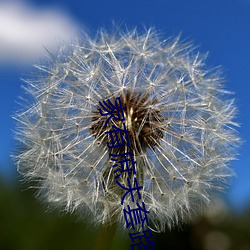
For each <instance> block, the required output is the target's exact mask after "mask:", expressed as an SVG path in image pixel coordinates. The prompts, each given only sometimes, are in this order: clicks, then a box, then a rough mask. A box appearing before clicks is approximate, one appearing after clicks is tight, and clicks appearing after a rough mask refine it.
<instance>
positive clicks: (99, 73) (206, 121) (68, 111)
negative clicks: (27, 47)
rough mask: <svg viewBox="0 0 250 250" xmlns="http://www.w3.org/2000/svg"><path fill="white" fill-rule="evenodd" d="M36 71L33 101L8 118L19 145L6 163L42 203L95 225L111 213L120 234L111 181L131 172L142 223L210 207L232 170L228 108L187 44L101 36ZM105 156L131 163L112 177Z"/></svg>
mask: <svg viewBox="0 0 250 250" xmlns="http://www.w3.org/2000/svg"><path fill="white" fill-rule="evenodd" d="M37 68H39V70H40V72H41V75H40V77H38V78H37V79H36V80H32V81H27V85H26V91H27V92H28V93H29V94H30V96H31V97H32V98H33V101H32V102H31V103H30V104H29V105H28V107H25V109H24V110H23V111H20V112H19V113H18V114H17V115H16V116H15V118H16V119H17V120H18V122H19V130H18V139H19V140H20V142H21V143H22V145H23V146H24V148H25V150H24V151H23V152H22V153H20V154H19V155H17V156H16V161H17V166H18V170H19V171H20V173H21V174H23V176H24V177H26V178H27V179H28V180H38V182H37V188H38V194H39V195H40V196H41V197H42V199H43V200H44V201H47V202H49V204H54V205H55V206H56V207H59V208H61V209H62V210H66V211H68V212H75V211H76V212H79V213H80V214H85V215H88V218H92V220H93V221H94V222H95V223H97V224H98V223H106V222H108V221H110V220H111V219H112V218H113V217H117V218H118V221H119V223H120V225H122V226H123V227H124V228H126V223H125V220H124V216H123V210H124V209H126V208H127V206H128V205H129V206H131V207H133V202H132V201H131V198H130V197H129V196H128V195H127V196H125V195H124V192H125V191H123V190H121V189H120V187H119V186H118V185H117V183H116V182H119V183H120V185H121V186H124V187H125V188H128V182H127V180H130V182H131V185H134V183H133V180H134V176H133V172H132V174H131V171H134V172H135V171H136V177H137V182H138V186H140V187H143V188H142V190H141V201H143V202H144V203H145V204H146V206H147V210H148V211H149V214H148V218H149V220H150V222H151V224H152V225H154V227H155V228H156V229H157V230H164V228H165V225H167V226H169V227H171V226H173V225H176V224H178V223H179V222H182V221H185V220H188V219H191V218H192V217H193V216H194V215H196V214H198V213H200V212H202V211H203V210H204V209H205V208H206V207H207V206H209V205H210V204H212V203H213V201H214V192H215V191H221V190H222V189H223V188H224V186H225V184H226V183H227V178H228V177H230V176H231V175H232V174H233V173H232V171H231V169H230V168H229V166H228V164H229V162H230V161H231V160H232V159H233V158H234V155H235V146H236V145H237V144H238V142H239V138H238V135H237V133H236V131H235V128H234V127H235V126H236V125H237V124H236V123H235V122H234V121H233V119H234V116H235V112H236V109H235V106H234V102H233V101H232V100H231V99H230V96H229V94H228V93H227V92H226V91H224V90H223V86H222V79H221V77H220V75H219V72H218V71H216V70H214V71H213V70H207V69H206V68H205V66H204V58H203V57H202V56H201V55H200V54H199V53H195V51H194V50H193V48H192V46H191V45H190V44H182V43H181V42H179V39H173V40H171V39H169V40H164V41H161V40H160V38H159V35H158V34H157V33H156V32H155V31H154V30H152V29H149V30H148V31H146V33H145V34H139V33H138V32H137V31H136V30H133V31H131V32H126V33H122V32H118V33H115V34H111V35H110V34H108V33H107V32H105V31H101V32H99V34H98V36H97V38H96V39H91V38H89V37H88V36H87V35H85V34H84V39H82V40H81V41H80V42H79V44H74V45H71V46H69V47H68V48H67V49H64V50H61V52H60V54H59V55H58V57H57V58H53V59H52V62H51V63H50V64H48V66H47V67H46V66H37ZM118 99H119V100H120V102H121V104H122V107H124V117H123V118H124V120H123V121H120V120H119V119H116V118H117V117H122V116H121V110H120V109H119V108H117V107H118V106H114V105H115V101H116V100H118ZM107 100H110V101H111V103H112V104H113V105H111V103H109V102H108V101H107ZM101 103H106V104H103V105H106V106H105V109H103V107H104V106H103V105H100V104H101ZM100 109H101V110H102V113H103V114H106V115H102V114H101V112H100ZM111 110H112V112H113V113H112V114H113V115H112V116H109V115H108V114H109V112H110V111H111ZM125 126H126V128H127V130H128V131H129V133H126V136H125V135H124V136H123V134H122V133H120V134H119V133H117V135H116V136H118V137H117V138H118V140H119V141H120V142H122V140H125V141H126V144H125V145H123V146H120V147H117V148H114V147H112V148H109V147H107V144H109V145H111V143H112V141H111V140H112V139H111V131H112V130H113V129H114V127H116V128H117V129H118V130H119V131H121V130H122V129H124V127H125ZM128 144H129V145H130V147H128V146H127V145H128ZM114 154H115V155H118V154H119V155H122V156H124V155H126V154H131V155H132V156H133V157H134V162H132V161H130V162H128V164H130V165H129V169H130V170H129V171H120V172H119V171H118V170H117V172H119V176H115V174H114V168H112V166H113V164H114V161H112V159H111V158H112V157H113V155H114ZM122 156H120V157H122ZM119 160H120V162H121V161H122V160H121V159H117V162H119ZM132 164H133V166H132ZM133 169H134V170H133ZM130 182H129V183H130ZM122 199H124V203H123V204H124V205H122V206H121V200H122ZM90 215H91V216H90Z"/></svg>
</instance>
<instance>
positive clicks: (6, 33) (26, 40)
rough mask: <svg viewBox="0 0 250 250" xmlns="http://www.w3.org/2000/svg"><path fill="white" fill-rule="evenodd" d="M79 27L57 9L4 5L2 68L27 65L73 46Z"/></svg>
mask: <svg viewBox="0 0 250 250" xmlns="http://www.w3.org/2000/svg"><path fill="white" fill-rule="evenodd" d="M76 29H77V28H76V25H75V24H74V23H73V21H71V20H70V18H69V17H67V16H66V15H65V14H64V13H62V12H60V11H59V10H56V9H51V10H46V11H45V10H42V11H41V10H39V9H35V8H34V7H33V8H32V7H30V6H28V5H27V4H24V3H21V2H14V3H13V2H12V3H6V2H5V3H0V64H1V63H5V62H18V63H27V62H31V61H35V60H38V58H40V57H41V56H42V55H44V54H45V49H44V47H46V48H48V49H49V50H51V51H53V50H54V49H55V48H56V47H57V46H58V44H60V43H61V42H65V41H66V42H70V41H71V40H72V37H73V36H74V34H75V33H76Z"/></svg>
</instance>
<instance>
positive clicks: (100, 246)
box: [94, 222, 117, 250]
mask: <svg viewBox="0 0 250 250" xmlns="http://www.w3.org/2000/svg"><path fill="white" fill-rule="evenodd" d="M116 225H117V222H113V223H112V224H111V225H110V224H109V225H107V224H104V225H101V226H100V228H99V232H98V234H97V239H96V245H95V248H94V250H110V249H111V245H112V241H113V238H114V235H115V231H116Z"/></svg>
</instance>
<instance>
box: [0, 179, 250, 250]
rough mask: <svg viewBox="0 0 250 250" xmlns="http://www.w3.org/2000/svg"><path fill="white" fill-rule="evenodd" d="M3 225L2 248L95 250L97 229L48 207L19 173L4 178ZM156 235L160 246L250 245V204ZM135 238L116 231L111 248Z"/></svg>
mask: <svg viewBox="0 0 250 250" xmlns="http://www.w3.org/2000/svg"><path fill="white" fill-rule="evenodd" d="M0 225H1V226H0V249H1V250H44V249H46V250H50V249H62V250H68V249H70V250H72V249H86V250H92V249H93V248H94V245H95V239H96V235H97V230H96V229H94V228H92V227H91V225H87V224H85V223H84V222H82V221H78V220H77V218H75V217H74V216H73V215H60V214H59V213H58V212H57V211H54V212H52V211H46V206H44V205H43V204H41V203H40V201H38V200H37V199H35V198H34V190H30V189H28V188H27V186H26V185H25V184H23V183H21V182H20V181H19V178H18V177H17V178H16V181H15V182H14V183H9V182H6V181H4V180H3V179H0ZM153 241H155V242H156V245H155V249H156V250H157V249H161V250H163V249H170V250H177V249H178V250H179V249H180V250H188V249H191V250H203V249H204V250H250V207H249V208H246V209H245V210H244V211H241V212H235V211H230V209H229V208H228V207H226V206H225V205H221V206H219V207H218V208H217V209H215V210H213V212H210V213H208V214H207V215H206V216H202V217H199V218H198V219H197V220H196V221H195V222H194V223H192V224H185V225H182V226H181V228H173V229H172V230H171V231H169V230H166V232H165V233H161V234H158V233H153ZM130 244H132V243H131V240H130V238H129V235H128V233H123V234H122V233H121V232H119V231H117V232H116V235H115V238H114V241H113V244H112V248H111V250H116V249H120V250H126V249H131V248H130Z"/></svg>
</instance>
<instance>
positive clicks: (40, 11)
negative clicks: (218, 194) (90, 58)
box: [0, 0, 250, 208]
mask: <svg viewBox="0 0 250 250" xmlns="http://www.w3.org/2000/svg"><path fill="white" fill-rule="evenodd" d="M7 3H8V4H7ZM3 13H4V14H3ZM112 21H114V22H115V23H116V24H122V25H127V26H128V27H131V28H133V27H135V26H137V27H139V28H143V25H145V26H146V27H150V26H154V27H155V28H156V29H157V30H160V31H161V32H162V33H163V34H164V35H165V36H166V37H169V36H173V35H178V34H179V33H181V34H182V36H181V37H182V38H183V39H187V40H191V41H193V42H194V44H195V45H198V49H199V50H200V51H201V52H207V51H209V56H208V60H207V64H208V65H209V66H210V67H212V66H220V65H221V66H222V68H223V70H224V75H225V79H226V82H225V88H226V89H228V90H232V91H233V92H235V98H236V102H237V106H238V109H239V114H238V118H237V121H238V122H239V123H240V124H241V127H240V128H239V133H240V136H241V137H242V139H243V141H244V144H243V145H242V147H241V148H240V149H239V156H238V160H237V161H235V162H233V163H232V167H233V168H234V169H235V172H236V173H237V177H236V178H233V179H232V185H231V188H230V190H229V192H228V194H227V199H228V200H229V202H230V203H231V204H232V205H233V206H234V207H238V208H242V207H244V205H246V204H249V203H250V178H249V177H250V169H249V165H250V164H249V163H250V161H249V159H250V157H249V153H250V143H249V141H250V132H249V131H250V130H249V126H250V111H249V103H250V102H249V101H250V82H249V79H250V0H189V1H187V0H126V1H119V0H105V1H104V0H91V1H85V0H82V1H76V0H71V1H66V0H64V1H62V0H61V1H55V0H54V1H51V0H50V1H49V0H37V1H34V0H33V1H32V0H30V1H15V2H13V1H8V2H7V1H6V3H5V2H4V1H1V2H0V84H1V91H0V114H1V125H0V127H1V129H0V138H1V143H0V175H2V176H4V178H5V179H8V180H14V179H16V177H15V168H14V167H11V160H10V156H9V155H10V153H11V152H12V151H13V150H14V149H15V142H14V139H13V130H14V128H15V122H14V120H13V119H12V118H11V116H12V115H13V113H14V111H15V110H17V108H18V105H17V103H16V101H17V100H18V96H19V95H22V89H21V84H22V81H21V78H22V77H25V76H28V75H29V72H31V71H34V70H33V69H32V67H31V66H32V64H33V63H35V62H38V61H39V58H41V57H43V56H44V54H46V52H45V50H44V48H43V45H44V46H47V47H48V48H50V49H51V50H53V49H54V48H55V47H56V45H58V39H56V37H59V38H60V39H62V40H66V41H67V40H70V39H71V38H72V36H73V34H74V33H75V32H77V31H76V30H77V29H78V27H80V28H82V29H87V30H88V31H89V32H90V34H95V31H96V30H97V29H98V28H100V27H106V28H108V27H111V24H112ZM60 39H59V40H60Z"/></svg>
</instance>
